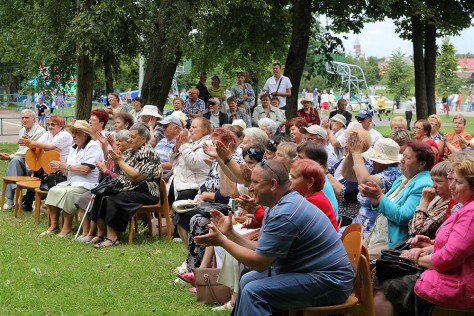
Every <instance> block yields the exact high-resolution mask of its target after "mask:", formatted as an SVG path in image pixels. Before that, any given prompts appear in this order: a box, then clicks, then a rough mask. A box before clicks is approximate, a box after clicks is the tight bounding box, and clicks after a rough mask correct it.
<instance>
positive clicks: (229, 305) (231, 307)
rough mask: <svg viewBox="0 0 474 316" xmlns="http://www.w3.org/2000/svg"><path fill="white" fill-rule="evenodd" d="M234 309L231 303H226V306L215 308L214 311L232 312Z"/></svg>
mask: <svg viewBox="0 0 474 316" xmlns="http://www.w3.org/2000/svg"><path fill="white" fill-rule="evenodd" d="M233 309H234V306H233V305H232V304H231V303H230V301H229V302H227V303H225V304H224V305H221V306H217V307H214V308H213V309H212V310H213V311H231V310H233Z"/></svg>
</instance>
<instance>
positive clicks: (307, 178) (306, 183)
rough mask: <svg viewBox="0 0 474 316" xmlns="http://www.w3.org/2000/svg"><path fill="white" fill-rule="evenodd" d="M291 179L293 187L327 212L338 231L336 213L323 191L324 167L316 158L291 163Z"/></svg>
mask: <svg viewBox="0 0 474 316" xmlns="http://www.w3.org/2000/svg"><path fill="white" fill-rule="evenodd" d="M290 181H291V188H292V189H293V190H295V191H297V192H298V193H299V194H301V195H302V196H304V197H305V198H306V200H308V201H309V202H310V203H311V204H313V205H314V206H316V207H317V208H319V209H320V210H321V211H322V212H323V213H324V214H326V216H327V217H328V218H329V220H330V221H331V224H332V225H333V226H334V229H335V230H336V231H338V230H339V226H338V225H337V220H336V214H335V213H334V210H333V209H332V206H331V203H330V202H329V200H328V198H327V197H326V195H324V193H323V192H322V189H323V187H324V181H325V177H324V170H323V168H322V167H321V166H320V165H319V164H318V163H317V162H316V161H314V160H311V159H298V160H296V161H294V162H293V163H292V164H291V169H290Z"/></svg>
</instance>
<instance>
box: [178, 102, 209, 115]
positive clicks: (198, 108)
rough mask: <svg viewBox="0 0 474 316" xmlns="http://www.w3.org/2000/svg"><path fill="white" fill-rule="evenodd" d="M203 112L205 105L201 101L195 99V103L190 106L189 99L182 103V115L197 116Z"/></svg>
mask: <svg viewBox="0 0 474 316" xmlns="http://www.w3.org/2000/svg"><path fill="white" fill-rule="evenodd" d="M205 110H206V105H205V104H204V101H203V100H201V99H197V100H196V102H194V103H193V104H192V105H191V102H189V99H187V100H186V101H184V106H183V113H186V114H187V113H191V114H198V113H199V112H201V113H204V111H205Z"/></svg>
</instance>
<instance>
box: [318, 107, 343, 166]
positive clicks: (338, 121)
mask: <svg viewBox="0 0 474 316" xmlns="http://www.w3.org/2000/svg"><path fill="white" fill-rule="evenodd" d="M346 124H347V121H346V118H345V117H344V115H342V114H336V115H334V116H333V117H331V118H330V119H329V121H328V120H327V119H324V120H323V121H322V122H321V127H323V128H324V129H325V130H326V133H328V146H329V148H331V149H332V150H333V151H334V153H335V154H336V157H337V159H338V160H341V159H342V157H343V154H344V145H345V144H346V133H345V130H346V127H347V125H346ZM329 127H331V129H329Z"/></svg>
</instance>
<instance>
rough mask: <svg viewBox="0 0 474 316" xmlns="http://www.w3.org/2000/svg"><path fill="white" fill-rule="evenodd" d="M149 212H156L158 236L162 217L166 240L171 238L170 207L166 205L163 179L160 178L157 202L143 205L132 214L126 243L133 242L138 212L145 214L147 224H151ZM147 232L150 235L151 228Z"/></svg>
mask: <svg viewBox="0 0 474 316" xmlns="http://www.w3.org/2000/svg"><path fill="white" fill-rule="evenodd" d="M151 213H156V214H157V217H158V232H159V235H160V238H161V236H162V232H161V223H162V219H163V217H164V218H165V221H166V235H167V237H168V240H171V218H170V209H169V205H168V194H167V191H166V182H165V180H163V179H161V181H160V199H159V201H158V203H156V204H155V205H143V206H142V207H140V208H139V209H138V211H137V212H136V213H135V215H133V216H132V218H131V219H130V222H129V224H130V225H129V232H128V244H131V243H132V242H133V231H134V229H135V231H137V230H138V221H137V219H138V217H137V215H138V214H146V216H147V220H148V225H149V226H151ZM148 232H149V234H150V235H151V228H150V227H149V229H148Z"/></svg>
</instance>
